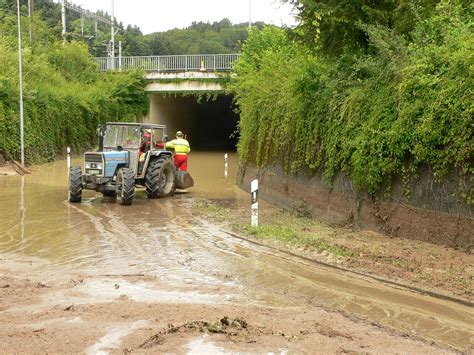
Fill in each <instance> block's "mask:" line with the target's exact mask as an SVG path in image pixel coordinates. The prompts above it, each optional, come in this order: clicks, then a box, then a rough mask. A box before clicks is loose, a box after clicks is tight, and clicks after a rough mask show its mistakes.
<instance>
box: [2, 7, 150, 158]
mask: <svg viewBox="0 0 474 355" xmlns="http://www.w3.org/2000/svg"><path fill="white" fill-rule="evenodd" d="M15 23H16V19H15V18H14V17H13V15H12V14H11V13H10V12H6V11H5V12H2V10H1V9H0V33H1V34H2V35H1V36H0V152H3V154H5V155H6V157H8V158H13V159H18V157H19V155H20V104H19V75H18V43H17V35H16V33H15V29H16V28H15V27H14V26H12V24H15ZM22 26H23V27H22V28H23V29H25V33H24V34H23V78H24V109H25V115H24V117H25V120H24V122H25V127H24V132H25V158H26V161H27V162H28V163H38V162H43V161H47V160H53V159H54V158H55V157H56V156H57V155H58V154H61V153H62V152H63V149H64V147H65V146H68V145H69V146H71V147H73V148H74V149H75V150H81V149H84V148H88V147H90V146H92V145H94V144H95V143H96V133H95V132H96V128H97V125H98V124H99V123H103V122H106V121H122V120H125V121H126V120H133V119H134V118H135V117H136V116H137V115H138V116H140V115H143V114H145V113H146V112H147V110H148V98H147V96H146V94H145V91H144V90H143V85H144V82H143V78H142V77H143V76H142V75H141V74H140V73H128V74H101V73H99V72H98V70H97V68H96V66H95V65H94V63H93V62H92V61H91V58H90V56H89V54H88V52H87V47H86V46H85V45H82V44H80V43H77V42H72V43H66V44H62V42H61V41H60V40H59V39H57V38H55V33H56V32H54V31H53V30H51V29H49V28H47V27H46V25H45V24H44V23H42V22H41V21H40V20H39V18H37V19H36V20H35V37H34V42H33V43H31V42H30V41H29V38H28V31H27V30H28V22H27V20H26V19H25V20H24V21H23V22H22Z"/></svg>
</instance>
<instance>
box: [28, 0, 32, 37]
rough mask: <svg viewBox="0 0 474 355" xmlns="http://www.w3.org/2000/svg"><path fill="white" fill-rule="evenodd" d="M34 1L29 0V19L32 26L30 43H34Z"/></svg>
mask: <svg viewBox="0 0 474 355" xmlns="http://www.w3.org/2000/svg"><path fill="white" fill-rule="evenodd" d="M31 1H32V0H28V17H29V25H30V43H32V42H33V28H32V27H33V5H32V4H31Z"/></svg>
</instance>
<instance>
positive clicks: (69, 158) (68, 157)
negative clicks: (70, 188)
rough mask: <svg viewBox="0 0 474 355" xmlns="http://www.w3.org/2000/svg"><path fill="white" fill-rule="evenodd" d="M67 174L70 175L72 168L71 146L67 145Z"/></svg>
mask: <svg viewBox="0 0 474 355" xmlns="http://www.w3.org/2000/svg"><path fill="white" fill-rule="evenodd" d="M66 151H67V159H66V161H67V176H68V177H69V170H71V148H69V147H67V149H66Z"/></svg>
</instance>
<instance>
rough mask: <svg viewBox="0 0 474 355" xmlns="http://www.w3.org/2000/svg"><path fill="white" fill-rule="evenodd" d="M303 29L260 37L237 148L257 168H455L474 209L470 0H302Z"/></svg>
mask: <svg viewBox="0 0 474 355" xmlns="http://www.w3.org/2000/svg"><path fill="white" fill-rule="evenodd" d="M291 2H292V3H294V4H295V5H297V6H298V9H299V11H300V15H301V19H302V21H301V24H300V26H299V27H297V28H296V29H295V30H294V31H285V30H282V29H279V28H275V27H266V28H264V29H263V30H262V31H252V32H251V33H250V37H249V38H248V40H247V41H246V42H245V43H244V46H243V53H242V56H241V58H240V60H239V62H238V64H237V66H236V73H237V74H238V75H237V79H236V80H235V83H234V90H235V92H236V102H237V104H238V106H239V109H240V126H239V130H240V141H239V144H238V151H239V154H240V158H241V160H242V161H243V162H245V163H252V164H254V165H256V166H257V167H259V168H264V167H266V166H269V165H272V164H278V165H281V166H283V167H284V168H285V171H286V173H301V172H302V171H309V172H310V173H311V174H321V175H323V176H324V177H325V179H326V181H327V182H328V184H329V185H330V184H331V181H332V179H333V178H334V177H335V175H336V174H337V173H339V172H341V171H342V172H344V173H345V174H346V175H348V176H349V177H350V178H351V180H352V181H353V183H354V185H355V186H356V187H357V188H358V189H360V190H364V191H367V192H369V193H370V194H372V195H376V194H378V193H380V192H382V190H383V188H384V186H390V181H391V179H392V178H393V177H394V176H395V175H406V176H409V175H410V174H416V172H417V169H418V167H420V166H422V165H423V166H428V167H430V169H431V170H432V171H433V174H434V176H435V177H436V178H437V179H438V180H442V179H443V178H444V177H445V176H446V175H447V174H448V173H449V172H450V171H452V170H456V171H457V172H458V173H459V176H460V177H461V181H460V187H461V190H462V191H461V194H463V195H462V196H463V197H464V198H465V200H467V201H468V203H470V204H474V193H473V185H474V184H473V182H474V181H473V173H474V167H473V157H474V139H473V131H474V129H473V128H474V120H473V117H474V106H473V96H472V88H473V84H474V83H473V65H472V63H473V58H472V53H473V44H474V42H473V39H474V37H473V32H472V25H473V24H472V18H473V17H472V10H473V6H472V4H471V3H470V2H466V1H460V0H455V1H454V0H453V1H448V0H441V1H435V0H419V1H415V2H413V1H406V0H396V1H393V0H390V1H389V0H387V1H382V2H377V5H376V6H375V5H372V4H375V3H374V2H373V1H365V0H361V1H356V2H353V1H349V0H346V1H337V2H335V1H331V0H326V1H297V0H292V1H291Z"/></svg>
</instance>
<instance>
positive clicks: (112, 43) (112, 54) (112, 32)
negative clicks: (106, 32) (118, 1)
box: [110, 0, 115, 70]
mask: <svg viewBox="0 0 474 355" xmlns="http://www.w3.org/2000/svg"><path fill="white" fill-rule="evenodd" d="M111 22H112V30H111V35H112V36H111V43H110V44H111V46H112V48H111V49H110V55H111V57H112V70H115V28H114V23H115V16H114V0H112V18H111Z"/></svg>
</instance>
